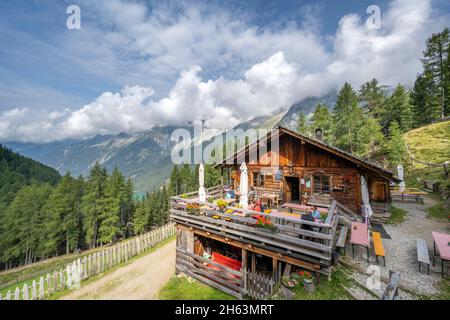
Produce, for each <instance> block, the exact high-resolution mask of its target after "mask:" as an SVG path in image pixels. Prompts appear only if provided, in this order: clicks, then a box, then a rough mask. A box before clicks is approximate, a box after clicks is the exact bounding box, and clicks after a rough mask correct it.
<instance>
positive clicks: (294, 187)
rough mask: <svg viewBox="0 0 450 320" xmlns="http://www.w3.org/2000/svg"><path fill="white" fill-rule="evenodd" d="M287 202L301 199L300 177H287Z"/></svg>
mask: <svg viewBox="0 0 450 320" xmlns="http://www.w3.org/2000/svg"><path fill="white" fill-rule="evenodd" d="M285 186H286V187H285V190H286V191H285V199H286V202H295V201H300V180H299V178H298V177H285Z"/></svg>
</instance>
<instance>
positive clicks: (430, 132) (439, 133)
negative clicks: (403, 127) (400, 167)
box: [404, 121, 450, 187]
mask: <svg viewBox="0 0 450 320" xmlns="http://www.w3.org/2000/svg"><path fill="white" fill-rule="evenodd" d="M404 139H405V142H406V144H407V145H408V148H409V150H410V152H411V153H412V154H413V156H414V157H415V158H416V159H417V160H421V161H425V162H431V163H443V162H444V161H447V160H450V121H444V122H438V123H433V124H430V125H427V126H424V127H421V128H417V129H414V130H411V131H409V132H407V133H406V134H405V135H404ZM424 180H433V181H441V182H444V181H445V180H446V177H445V176H444V170H443V168H442V167H428V166H427V165H425V164H421V163H418V162H414V164H407V165H405V181H406V184H407V186H410V187H422V186H423V181H424Z"/></svg>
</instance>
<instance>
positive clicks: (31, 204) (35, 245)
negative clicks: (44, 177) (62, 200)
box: [1, 184, 51, 265]
mask: <svg viewBox="0 0 450 320" xmlns="http://www.w3.org/2000/svg"><path fill="white" fill-rule="evenodd" d="M50 192H51V187H50V185H48V184H33V185H30V186H25V187H23V188H22V189H20V190H19V192H17V195H16V197H15V198H14V200H13V201H12V203H11V205H10V206H9V207H8V209H7V210H6V212H5V216H4V217H3V221H2V224H3V225H4V229H3V234H2V241H4V242H5V245H4V246H3V247H4V248H5V249H4V250H3V251H2V253H1V260H2V261H5V262H8V261H11V262H14V263H15V264H16V265H17V264H18V263H20V262H23V263H25V264H29V263H32V262H35V261H37V259H38V258H42V257H46V250H45V245H46V243H45V235H44V234H43V232H42V230H43V225H44V224H45V221H44V214H43V212H42V209H43V207H44V205H45V203H46V201H47V199H48V197H49V195H50Z"/></svg>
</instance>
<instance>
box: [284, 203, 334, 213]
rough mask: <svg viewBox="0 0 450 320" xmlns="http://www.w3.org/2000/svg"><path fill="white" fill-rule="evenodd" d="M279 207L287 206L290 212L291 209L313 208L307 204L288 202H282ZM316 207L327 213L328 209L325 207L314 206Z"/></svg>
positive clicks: (306, 209) (305, 209) (304, 210)
mask: <svg viewBox="0 0 450 320" xmlns="http://www.w3.org/2000/svg"><path fill="white" fill-rule="evenodd" d="M281 207H282V208H287V209H289V211H291V212H292V210H297V211H302V212H308V210H309V209H312V208H313V207H312V206H307V205H304V204H298V203H290V202H286V203H283V205H282V206H281ZM316 208H317V210H318V211H319V212H321V213H328V209H327V208H321V207H316Z"/></svg>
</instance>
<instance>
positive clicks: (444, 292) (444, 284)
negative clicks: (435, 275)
mask: <svg viewBox="0 0 450 320" xmlns="http://www.w3.org/2000/svg"><path fill="white" fill-rule="evenodd" d="M439 290H440V291H441V293H440V294H439V295H437V296H436V297H435V298H436V299H438V300H450V277H448V276H447V277H445V278H444V279H442V281H441V282H440V283H439Z"/></svg>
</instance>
